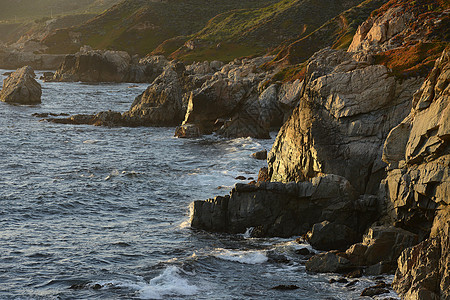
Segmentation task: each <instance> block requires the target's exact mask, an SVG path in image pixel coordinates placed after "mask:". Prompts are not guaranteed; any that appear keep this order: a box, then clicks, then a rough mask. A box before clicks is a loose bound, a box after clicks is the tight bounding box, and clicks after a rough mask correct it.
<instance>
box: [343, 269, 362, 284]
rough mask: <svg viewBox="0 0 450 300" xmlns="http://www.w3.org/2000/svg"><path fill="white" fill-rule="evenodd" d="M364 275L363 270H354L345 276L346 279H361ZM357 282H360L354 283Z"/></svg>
mask: <svg viewBox="0 0 450 300" xmlns="http://www.w3.org/2000/svg"><path fill="white" fill-rule="evenodd" d="M362 275H363V272H362V270H361V269H356V270H354V271H352V272H349V273H347V274H345V277H347V278H359V277H361V276H362ZM355 281H356V282H358V280H354V281H353V282H355Z"/></svg>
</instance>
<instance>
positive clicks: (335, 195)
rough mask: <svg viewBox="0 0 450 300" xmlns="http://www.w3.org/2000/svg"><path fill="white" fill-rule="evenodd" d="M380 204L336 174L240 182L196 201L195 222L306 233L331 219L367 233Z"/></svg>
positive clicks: (266, 232) (213, 227) (259, 232)
mask: <svg viewBox="0 0 450 300" xmlns="http://www.w3.org/2000/svg"><path fill="white" fill-rule="evenodd" d="M376 213H377V205H376V203H370V202H361V200H360V199H358V196H357V192H356V191H355V190H354V189H353V188H352V186H351V185H350V184H349V182H348V181H347V180H346V179H345V178H343V177H340V176H337V175H325V176H322V177H316V178H313V179H311V181H305V182H298V183H295V182H291V183H288V184H284V183H280V182H258V183H256V184H255V185H247V184H236V186H235V187H234V188H233V190H232V191H231V193H230V195H227V196H224V197H221V196H219V197H216V198H214V199H208V200H205V201H200V200H199V201H194V204H193V212H192V215H191V226H192V227H193V228H198V229H204V230H209V231H216V232H229V233H243V232H245V231H246V230H247V229H248V228H250V227H253V228H254V229H253V231H252V235H253V236H282V237H289V236H293V235H302V234H305V233H307V232H308V230H309V229H310V228H311V227H312V226H313V225H314V224H316V223H319V222H322V221H329V222H333V223H335V224H342V225H346V226H348V227H350V228H352V229H353V230H354V231H356V232H359V233H362V232H363V231H364V230H365V229H366V228H367V226H368V225H369V224H371V222H373V221H374V220H375V219H376V217H377V214H376Z"/></svg>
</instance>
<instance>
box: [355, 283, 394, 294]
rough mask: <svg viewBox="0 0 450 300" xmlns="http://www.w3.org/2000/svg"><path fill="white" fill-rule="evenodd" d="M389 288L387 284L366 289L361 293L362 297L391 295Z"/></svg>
mask: <svg viewBox="0 0 450 300" xmlns="http://www.w3.org/2000/svg"><path fill="white" fill-rule="evenodd" d="M387 287H388V286H387V285H386V284H385V283H379V284H377V285H374V286H371V287H368V288H365V289H364V290H363V291H362V293H361V297H363V296H368V297H373V296H377V295H382V294H386V293H389V290H388V289H387Z"/></svg>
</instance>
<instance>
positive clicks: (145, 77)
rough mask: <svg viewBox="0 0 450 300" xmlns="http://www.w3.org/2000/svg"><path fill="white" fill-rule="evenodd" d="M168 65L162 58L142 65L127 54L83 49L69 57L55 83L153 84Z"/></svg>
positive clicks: (145, 61)
mask: <svg viewBox="0 0 450 300" xmlns="http://www.w3.org/2000/svg"><path fill="white" fill-rule="evenodd" d="M167 64H168V61H167V60H166V59H165V58H164V57H162V56H153V57H147V58H143V59H141V60H139V61H137V60H136V58H132V57H131V56H130V55H129V54H128V53H127V52H125V51H110V50H107V51H103V50H92V49H91V48H90V47H82V48H81V49H80V51H79V52H77V53H75V54H69V55H67V56H66V57H65V59H64V62H63V63H62V64H61V66H60V67H59V68H58V70H57V71H56V73H55V76H54V77H53V80H54V81H69V82H72V81H83V82H152V81H153V80H154V79H155V78H156V77H157V76H159V75H160V74H161V73H162V71H163V70H164V68H165V66H166V65H167Z"/></svg>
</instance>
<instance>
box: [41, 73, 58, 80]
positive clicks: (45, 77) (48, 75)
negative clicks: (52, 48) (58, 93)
mask: <svg viewBox="0 0 450 300" xmlns="http://www.w3.org/2000/svg"><path fill="white" fill-rule="evenodd" d="M53 76H55V73H53V72H44V73H43V74H42V76H41V77H40V78H39V79H42V80H44V81H52V80H53Z"/></svg>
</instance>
